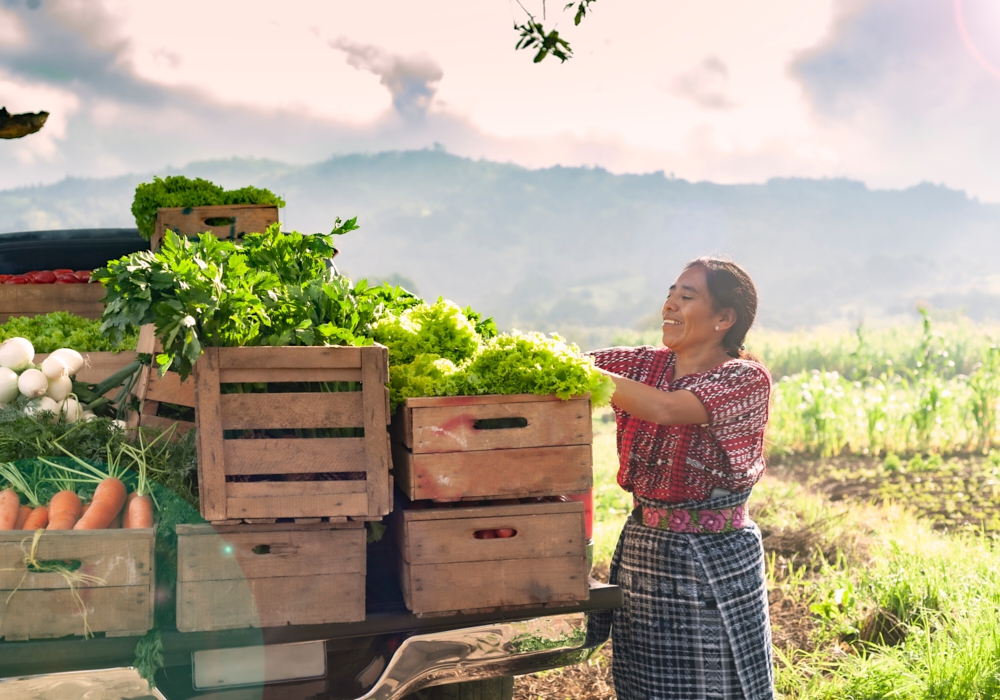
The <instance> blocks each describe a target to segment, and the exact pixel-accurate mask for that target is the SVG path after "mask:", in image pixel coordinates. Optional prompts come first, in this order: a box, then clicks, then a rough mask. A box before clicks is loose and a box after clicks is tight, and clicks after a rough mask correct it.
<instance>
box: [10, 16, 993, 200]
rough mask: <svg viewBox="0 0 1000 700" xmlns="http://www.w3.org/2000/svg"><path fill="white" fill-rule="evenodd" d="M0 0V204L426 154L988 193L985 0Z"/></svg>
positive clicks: (989, 63) (989, 45) (700, 176)
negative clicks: (43, 190)
mask: <svg viewBox="0 0 1000 700" xmlns="http://www.w3.org/2000/svg"><path fill="white" fill-rule="evenodd" d="M563 4H564V3H562V2H556V3H547V5H546V6H545V7H544V10H545V11H546V12H545V17H546V23H547V24H548V25H554V26H557V27H558V29H559V30H560V33H561V34H562V35H563V36H564V37H566V38H567V39H569V40H570V41H571V44H572V47H573V50H574V56H573V58H571V59H570V60H569V61H567V62H566V63H562V64H561V63H559V62H558V61H557V60H556V59H554V58H551V57H550V58H547V59H546V60H545V61H544V62H542V63H539V64H534V63H533V62H532V60H531V58H532V55H531V54H530V53H528V52H524V51H515V50H514V44H515V42H516V41H517V33H516V32H515V31H514V29H513V25H514V23H515V22H521V21H523V20H524V19H525V17H526V14H525V12H526V11H530V12H532V13H533V14H535V15H536V16H538V17H541V16H542V13H543V3H542V1H541V0H521V2H520V3H519V2H517V0H424V1H423V2H413V0H407V1H404V0H369V1H367V2H356V1H354V2H344V1H341V0H325V1H322V2H320V1H318V0H316V1H313V2H306V1H305V0H283V2H281V3H275V2H264V1H262V0H240V1H239V2H236V1H235V0H214V1H206V0H172V1H171V2H169V3H152V2H140V1H139V0H134V1H132V2H125V1H121V0H0V105H5V106H6V107H7V108H8V110H10V111H11V112H21V111H38V110H43V109H44V110H46V111H48V112H50V113H51V116H50V117H49V121H48V124H47V125H46V126H45V128H44V129H43V130H42V131H41V132H39V133H38V134H35V135H32V136H28V137H26V138H23V139H19V140H11V141H0V189H10V188H16V187H23V186H29V185H34V184H43V183H50V182H55V181H58V180H60V179H62V178H65V177H67V176H70V177H108V176H115V175H121V174H125V173H135V172H156V171H157V170H160V169H164V168H167V167H170V166H173V167H181V166H184V165H185V164H187V163H189V162H192V161H197V160H206V159H215V158H230V157H260V158H269V159H276V160H281V161H286V162H292V163H309V162H316V161H320V160H323V159H325V158H328V157H330V156H333V155H337V154H343V153H353V152H376V151H383V150H391V149H413V148H428V147H432V146H433V145H434V144H440V145H441V146H443V147H444V148H445V149H447V150H448V151H449V152H451V153H455V154H458V155H463V156H469V157H473V158H487V159H490V160H497V161H502V162H514V163H518V164H521V165H524V166H527V167H533V168H534V167H548V166H552V165H566V166H576V165H585V166H599V167H603V168H606V169H608V170H610V171H612V172H636V173H641V172H653V171H663V172H664V173H673V175H674V176H676V177H679V178H685V179H689V180H709V181H714V182H719V183H738V182H763V181H766V180H768V179H769V178H772V177H792V176H800V177H848V178H852V179H857V180H861V181H864V182H865V183H866V184H868V185H869V186H870V187H874V188H902V187H908V186H911V185H914V184H917V183H920V182H924V181H928V182H933V183H940V184H945V185H948V186H950V187H954V188H957V189H964V190H966V191H967V192H968V193H969V194H971V195H972V196H975V197H978V198H980V199H982V200H984V201H1000V130H998V128H997V125H998V124H1000V3H998V2H996V0H756V1H755V2H746V0H597V1H596V2H594V3H593V4H592V5H591V12H590V13H589V14H588V16H587V17H586V18H585V19H584V20H583V21H582V22H581V24H580V25H579V26H576V27H575V26H573V22H572V15H571V13H570V12H564V11H563V10H562V6H563Z"/></svg>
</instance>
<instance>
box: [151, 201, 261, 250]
mask: <svg viewBox="0 0 1000 700" xmlns="http://www.w3.org/2000/svg"><path fill="white" fill-rule="evenodd" d="M211 218H233V219H235V221H234V222H233V223H232V224H228V225H223V226H209V225H208V224H207V223H205V220H206V219H211ZM277 222H278V207H277V206H275V205H273V204H224V205H212V206H204V207H163V208H161V209H160V210H159V211H157V213H156V227H155V230H154V232H153V236H152V239H151V240H150V248H151V249H152V250H156V249H158V248H159V247H160V243H161V242H162V240H163V234H164V233H165V231H166V230H167V229H168V228H169V229H170V230H171V231H174V232H176V233H178V234H180V235H182V236H194V235H196V234H198V233H212V234H214V235H216V236H218V237H219V238H222V239H232V240H236V239H239V238H242V237H243V235H244V234H246V233H263V232H264V231H265V230H266V229H267V227H268V226H270V225H271V224H273V223H277Z"/></svg>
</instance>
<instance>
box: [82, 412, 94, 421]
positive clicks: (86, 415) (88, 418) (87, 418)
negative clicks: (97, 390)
mask: <svg viewBox="0 0 1000 700" xmlns="http://www.w3.org/2000/svg"><path fill="white" fill-rule="evenodd" d="M80 420H82V421H83V422H84V423H87V422H89V421H92V420H97V414H96V413H94V412H93V411H84V412H83V413H81V414H80Z"/></svg>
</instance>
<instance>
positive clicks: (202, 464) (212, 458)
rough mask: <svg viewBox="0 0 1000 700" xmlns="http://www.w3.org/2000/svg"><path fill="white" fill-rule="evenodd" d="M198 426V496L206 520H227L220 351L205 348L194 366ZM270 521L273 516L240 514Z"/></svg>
mask: <svg viewBox="0 0 1000 700" xmlns="http://www.w3.org/2000/svg"><path fill="white" fill-rule="evenodd" d="M194 390H195V405H196V407H197V409H196V412H195V419H196V420H195V424H196V425H197V427H198V436H197V443H198V492H199V496H200V498H199V500H200V502H201V516H202V517H203V518H205V520H226V519H227V518H229V517H233V516H235V515H236V514H233V516H231V515H229V514H228V513H227V512H226V506H227V501H226V470H225V456H224V454H223V451H222V408H221V403H220V395H219V348H205V350H204V352H203V354H202V356H201V357H200V358H199V359H198V361H197V362H196V363H195V365H194ZM239 515H240V516H244V515H248V516H250V517H270V514H267V515H264V514H261V515H255V514H252V513H250V514H239Z"/></svg>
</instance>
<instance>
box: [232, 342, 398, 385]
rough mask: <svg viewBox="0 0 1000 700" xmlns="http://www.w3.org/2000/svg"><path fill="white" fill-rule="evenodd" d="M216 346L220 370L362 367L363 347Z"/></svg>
mask: <svg viewBox="0 0 1000 700" xmlns="http://www.w3.org/2000/svg"><path fill="white" fill-rule="evenodd" d="M217 349H218V351H219V369H221V370H230V369H243V370H266V369H286V370H310V369H324V370H325V369H361V353H362V348H353V347H342V346H337V347H298V346H295V347H277V348H275V347H259V348H258V347H252V348H217ZM306 376H308V375H306ZM264 381H266V380H264ZM296 381H303V380H296ZM304 381H309V380H308V379H306V380H304ZM387 381H389V379H388V377H386V379H385V381H383V382H382V383H383V384H385V382H387Z"/></svg>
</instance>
